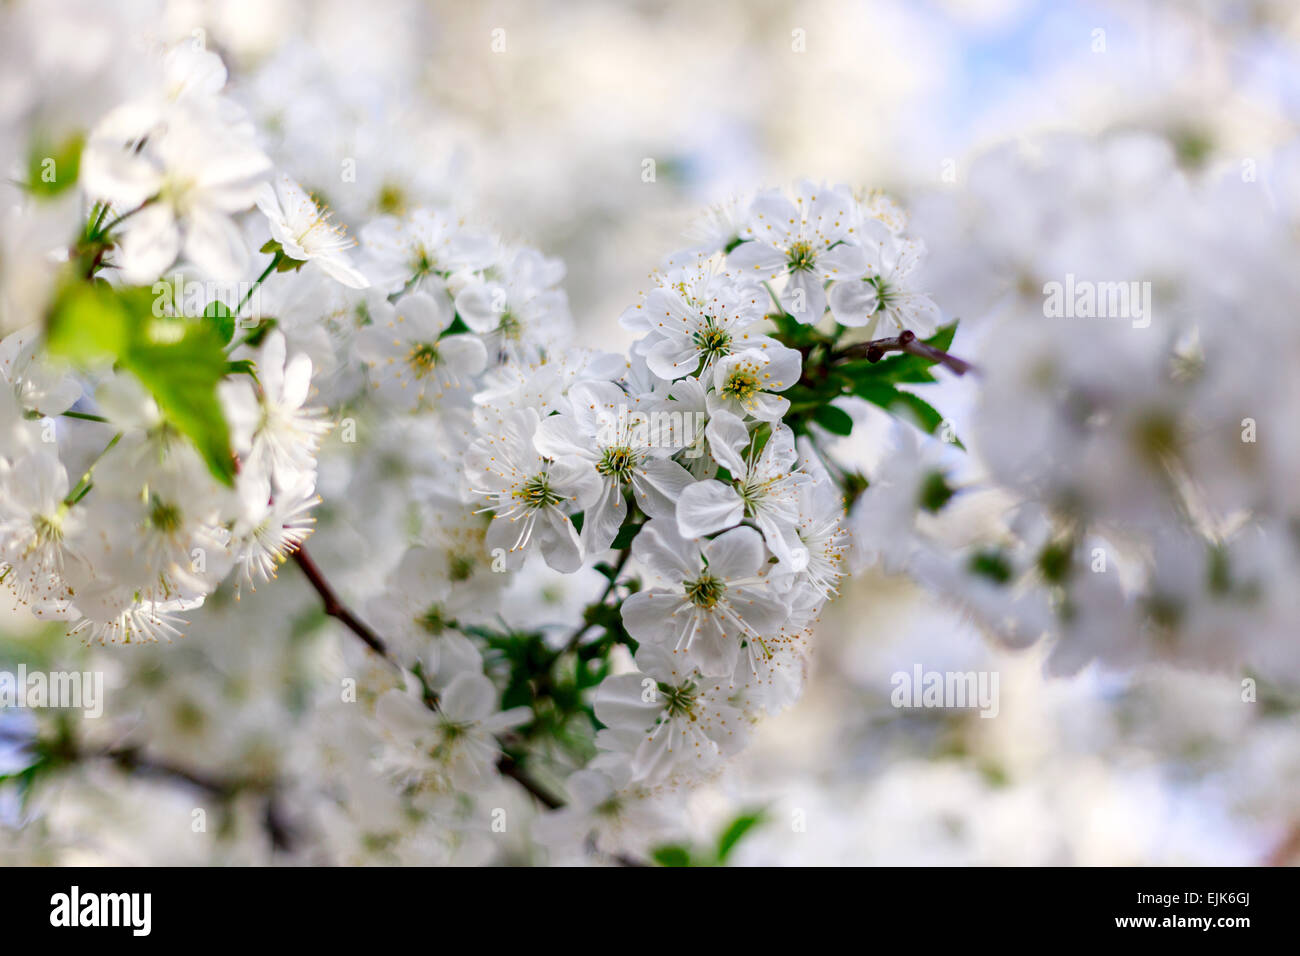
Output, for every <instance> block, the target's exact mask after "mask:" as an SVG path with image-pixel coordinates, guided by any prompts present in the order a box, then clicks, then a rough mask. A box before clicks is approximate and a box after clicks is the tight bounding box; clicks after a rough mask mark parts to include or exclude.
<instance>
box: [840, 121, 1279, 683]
mask: <svg viewBox="0 0 1300 956" xmlns="http://www.w3.org/2000/svg"><path fill="white" fill-rule="evenodd" d="M1288 155H1289V154H1282V155H1280V156H1278V157H1276V158H1275V159H1274V160H1272V161H1270V162H1264V161H1262V160H1261V161H1256V160H1253V159H1247V160H1244V161H1242V162H1238V163H1226V164H1223V165H1216V166H1212V167H1209V168H1197V167H1195V166H1192V167H1188V166H1187V164H1186V163H1180V162H1179V158H1178V156H1177V154H1176V153H1175V151H1174V149H1173V147H1172V146H1171V144H1170V143H1169V142H1168V141H1167V140H1166V139H1164V138H1162V137H1158V136H1154V135H1151V134H1146V133H1116V134H1112V135H1110V136H1108V137H1104V138H1102V139H1101V140H1099V141H1092V140H1084V139H1081V138H1077V137H1064V138H1059V139H1056V140H1049V141H1047V142H1045V143H1044V144H1043V145H1042V147H1041V148H1039V149H1037V150H1034V151H1029V150H1026V149H1024V148H1022V147H1006V148H1003V149H999V150H996V151H993V152H991V153H989V154H987V155H985V156H983V157H982V158H981V159H980V160H979V161H978V162H976V163H975V164H974V165H973V166H972V168H971V171H970V181H969V184H968V188H966V189H964V190H963V191H962V192H961V193H960V194H953V195H948V196H936V197H933V198H931V199H929V200H927V201H926V202H925V203H923V204H922V206H921V208H920V209H918V210H917V213H916V215H917V219H918V220H920V221H923V222H924V224H925V225H924V228H926V230H927V234H928V235H931V236H933V237H937V238H936V248H937V255H936V256H935V263H936V265H937V269H938V271H939V273H940V274H935V275H934V277H933V281H934V282H935V283H936V285H937V287H938V288H940V289H942V290H943V294H944V296H945V298H946V299H948V300H949V301H951V302H952V303H953V304H954V307H955V308H958V309H961V310H963V311H966V312H967V314H970V315H972V316H975V317H977V319H978V321H977V322H972V323H968V326H969V328H970V332H971V334H972V335H973V336H975V337H976V341H977V342H978V345H977V346H976V351H977V355H978V361H979V364H980V366H981V368H982V370H983V376H982V380H981V385H980V389H979V393H978V396H977V397H976V399H975V404H974V409H973V416H972V420H971V424H970V428H969V434H968V435H967V436H966V437H967V439H968V440H969V442H970V444H971V449H972V452H973V456H974V459H975V461H974V462H973V463H972V464H973V465H974V467H968V468H966V470H965V472H964V473H958V470H955V469H954V468H953V466H952V463H951V462H944V461H943V460H942V458H941V456H939V455H937V454H936V450H935V449H933V448H926V447H923V446H921V445H919V444H918V443H917V442H915V441H914V440H912V439H911V437H910V436H906V435H904V436H901V437H900V440H899V442H898V447H896V448H895V449H894V451H893V454H891V456H890V461H889V463H887V464H885V465H884V472H883V473H881V474H879V475H877V476H876V477H877V478H878V479H882V480H877V481H873V483H872V486H871V487H870V488H869V489H867V490H866V492H865V493H864V494H863V495H862V497H861V498H860V499H859V500H858V502H857V505H856V507H855V512H854V516H853V518H852V520H851V522H850V524H851V527H852V529H853V532H854V535H855V547H856V549H857V554H858V557H859V565H860V566H861V565H862V564H866V563H870V562H873V561H883V562H884V563H885V564H886V565H887V566H889V567H891V568H893V569H895V570H906V571H908V572H910V573H912V574H913V575H915V576H916V577H918V578H919V579H920V580H922V581H923V582H926V583H928V584H929V585H930V586H931V587H932V588H933V589H934V590H935V592H936V593H937V594H939V595H943V596H944V597H945V598H946V599H949V600H951V601H953V602H954V603H955V604H957V605H959V606H961V607H964V608H966V609H967V610H969V611H970V612H971V613H973V614H974V615H975V616H976V617H977V618H978V619H979V620H980V621H981V622H982V623H983V624H984V625H985V626H986V627H987V629H988V630H989V632H990V633H991V634H993V635H994V636H996V637H997V638H999V639H1000V640H1001V641H1003V642H1005V643H1007V644H1010V645H1011V646H1025V645H1027V644H1030V643H1032V642H1034V641H1037V640H1040V639H1046V640H1047V641H1048V642H1049V646H1050V648H1051V655H1050V659H1049V665H1048V666H1049V669H1050V670H1051V671H1052V672H1054V673H1068V674H1073V673H1077V672H1078V671H1079V670H1081V669H1082V668H1084V667H1085V666H1086V665H1088V664H1089V663H1091V662H1094V661H1100V662H1101V663H1102V664H1104V665H1105V666H1107V667H1109V668H1131V667H1135V666H1139V665H1143V664H1154V663H1167V664H1174V665H1179V666H1190V667H1196V668H1208V669H1214V670H1223V669H1228V670H1238V671H1239V670H1242V669H1245V670H1248V671H1257V672H1260V673H1267V674H1270V675H1272V676H1274V677H1275V678H1278V677H1282V676H1283V675H1291V676H1294V675H1295V674H1296V673H1297V671H1296V667H1297V664H1300V658H1298V657H1297V656H1296V653H1295V641H1294V639H1293V637H1292V634H1291V629H1292V628H1291V623H1290V622H1292V621H1293V620H1294V618H1295V614H1296V612H1297V607H1296V604H1295V601H1296V592H1295V589H1294V588H1293V587H1291V586H1290V584H1289V581H1290V579H1291V578H1292V577H1293V575H1294V574H1295V572H1296V568H1297V559H1298V558H1300V554H1298V553H1297V551H1296V540H1295V535H1294V528H1295V517H1296V515H1297V513H1298V512H1297V500H1296V496H1295V482H1294V477H1293V476H1294V467H1295V458H1294V454H1295V453H1294V442H1292V441H1291V440H1290V432H1291V428H1290V425H1289V424H1288V423H1289V422H1290V421H1292V420H1293V418H1294V416H1295V415H1296V414H1297V406H1296V392H1295V386H1294V382H1293V381H1292V377H1291V376H1290V375H1289V373H1288V372H1287V371H1286V368H1287V367H1288V365H1289V362H1290V361H1291V358H1292V357H1293V356H1294V355H1295V354H1296V352H1295V350H1296V336H1295V324H1294V322H1293V321H1292V320H1291V317H1290V310H1291V305H1290V304H1291V303H1293V302H1295V301H1296V296H1297V292H1298V291H1300V286H1297V282H1296V275H1295V270H1294V269H1292V268H1290V265H1289V258H1290V257H1291V256H1293V255H1294V250H1295V236H1296V232H1295V223H1296V216H1297V207H1296V205H1295V199H1296V193H1295V188H1294V184H1293V183H1292V182H1291V178H1292V174H1291V173H1290V172H1289V169H1291V168H1293V164H1288V162H1287V159H1288ZM1063 296H1068V297H1069V301H1068V302H1066V303H1061V302H1060V301H1058V300H1059V299H1061V297H1063ZM949 479H950V480H951V483H952V484H956V483H957V482H958V481H959V480H960V482H961V487H962V490H961V491H956V497H955V498H954V499H953V501H952V502H951V504H950V507H951V508H952V509H954V510H957V509H959V508H963V507H969V508H971V509H975V510H978V511H982V512H983V514H984V516H985V518H986V519H990V520H986V521H985V522H984V526H983V527H982V528H980V530H979V531H978V532H976V533H970V530H969V528H968V531H967V534H966V536H965V540H964V541H962V542H960V543H955V542H954V541H953V540H952V538H951V536H950V535H945V534H944V533H943V532H942V531H941V530H939V529H936V528H935V527H933V526H930V527H922V524H921V523H919V522H917V521H916V519H917V516H918V515H920V514H922V513H923V509H921V508H919V507H917V506H916V505H915V504H914V502H916V501H918V500H920V498H919V497H918V491H917V490H918V488H922V487H923V486H924V485H925V483H926V482H927V481H928V482H935V481H938V482H939V487H941V488H945V489H946V494H949V495H951V494H953V493H954V491H955V489H954V488H951V487H949V486H948V485H946V484H945V483H944V482H945V481H946V480H949ZM963 499H964V500H965V504H963ZM890 515H893V516H894V518H893V520H892V521H891V520H890V519H889V517H888V516H890Z"/></svg>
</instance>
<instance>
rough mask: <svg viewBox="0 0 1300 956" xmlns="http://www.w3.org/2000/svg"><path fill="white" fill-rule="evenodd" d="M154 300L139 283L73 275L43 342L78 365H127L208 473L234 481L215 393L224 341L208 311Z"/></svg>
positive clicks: (59, 297)
mask: <svg viewBox="0 0 1300 956" xmlns="http://www.w3.org/2000/svg"><path fill="white" fill-rule="evenodd" d="M154 301H155V296H154V294H153V292H152V291H151V290H149V289H147V288H143V287H135V288H124V289H114V288H112V287H110V286H108V285H107V284H105V283H102V282H94V283H91V282H83V281H70V282H68V283H66V284H65V285H64V286H63V288H61V289H60V290H59V292H58V294H57V295H56V296H55V300H54V303H53V305H52V306H51V309H50V312H49V315H48V316H47V322H46V348H47V349H48V350H49V352H50V353H51V354H52V355H57V356H61V357H63V358H66V359H68V360H70V361H72V362H74V363H77V364H81V365H87V364H91V363H96V362H107V361H115V362H116V363H117V365H118V366H119V367H121V368H123V369H125V370H127V371H129V372H131V373H132V374H133V375H135V377H136V378H138V379H139V380H140V382H141V383H142V384H143V385H144V386H145V388H146V389H148V391H149V393H150V394H151V395H152V396H153V398H154V401H156V402H157V403H158V408H159V410H160V411H161V412H162V414H163V416H164V417H165V418H166V419H167V420H168V421H169V422H170V423H171V424H172V425H173V426H174V427H175V428H176V429H177V430H178V431H179V432H181V433H182V434H183V435H185V436H186V437H187V438H189V439H190V441H191V442H193V443H194V446H195V448H197V449H198V451H199V454H200V455H201V456H202V457H203V460H204V462H205V463H206V464H207V466H208V469H209V470H210V471H211V472H212V474H213V476H214V477H216V479H217V480H218V481H220V482H222V483H223V484H225V485H233V484H234V479H235V463H234V458H233V456H232V455H231V451H230V431H229V428H228V426H227V424H226V419H225V416H224V415H223V414H222V412H221V405H220V403H219V401H218V399H217V384H218V383H219V382H220V381H221V380H222V379H223V378H224V377H225V376H226V374H227V372H228V371H229V364H228V362H227V359H226V354H225V344H226V343H225V341H224V340H223V339H222V338H221V334H220V332H219V331H218V329H217V325H216V323H215V322H214V321H213V320H212V319H211V318H207V317H204V318H201V319H186V318H179V317H171V316H163V317H159V316H156V315H154V308H153V306H154Z"/></svg>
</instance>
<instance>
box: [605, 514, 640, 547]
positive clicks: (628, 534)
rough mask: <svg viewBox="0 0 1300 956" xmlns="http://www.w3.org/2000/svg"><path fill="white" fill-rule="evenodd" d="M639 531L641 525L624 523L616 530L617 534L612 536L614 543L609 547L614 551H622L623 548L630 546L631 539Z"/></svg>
mask: <svg viewBox="0 0 1300 956" xmlns="http://www.w3.org/2000/svg"><path fill="white" fill-rule="evenodd" d="M640 530H641V525H640V524H637V523H634V522H630V521H629V522H624V523H623V526H622V527H621V528H619V529H618V534H616V535H614V541H613V542H612V543H611V544H610V547H611V548H613V549H614V550H615V551H622V550H623V549H624V548H630V547H631V546H632V539H633V538H635V537H636V533H637V532H638V531H640Z"/></svg>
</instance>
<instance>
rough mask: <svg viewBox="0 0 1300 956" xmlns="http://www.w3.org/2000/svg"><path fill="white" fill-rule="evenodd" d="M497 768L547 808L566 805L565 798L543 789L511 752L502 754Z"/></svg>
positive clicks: (551, 808)
mask: <svg viewBox="0 0 1300 956" xmlns="http://www.w3.org/2000/svg"><path fill="white" fill-rule="evenodd" d="M497 770H499V771H501V775H502V776H503V777H509V778H510V779H511V780H514V781H515V782H516V783H518V784H519V786H521V787H523V788H524V789H525V790H527V791H528V792H529V793H531V794H532V795H533V796H534V797H536V798H537V802H538V803H540V804H542V806H544V807H546V809H548V810H558V809H559V808H560V807H562V806H564V801H563V800H560V799H559V798H557V797H554V796H552V795H551V794H550V793H549V792H548V791H546V790H545V789H543V788H542V787H541V786H540V785H539V784H538V783H537V781H536V780H534V779H533V778H532V777H530V776H528V774H527V773H525V772H524V770H523V768H522V767H520V766H519V764H517V763H516V762H515V759H514V758H513V757H511V756H510V755H509V754H502V755H501V757H500V758H499V759H498V760H497Z"/></svg>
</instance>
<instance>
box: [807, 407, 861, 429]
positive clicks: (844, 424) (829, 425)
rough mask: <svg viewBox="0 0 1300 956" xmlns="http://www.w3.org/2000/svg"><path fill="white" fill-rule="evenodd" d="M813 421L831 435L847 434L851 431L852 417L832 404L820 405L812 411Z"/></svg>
mask: <svg viewBox="0 0 1300 956" xmlns="http://www.w3.org/2000/svg"><path fill="white" fill-rule="evenodd" d="M813 421H815V422H816V423H817V424H818V425H820V426H821V427H822V428H824V429H826V430H827V431H828V432H830V433H831V434H832V435H848V434H850V433H851V432H852V431H853V419H852V418H850V417H849V413H848V412H846V411H845V410H844V409H842V408H836V407H835V406H834V405H822V406H820V407H819V408H818V409H817V410H816V411H814V412H813Z"/></svg>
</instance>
